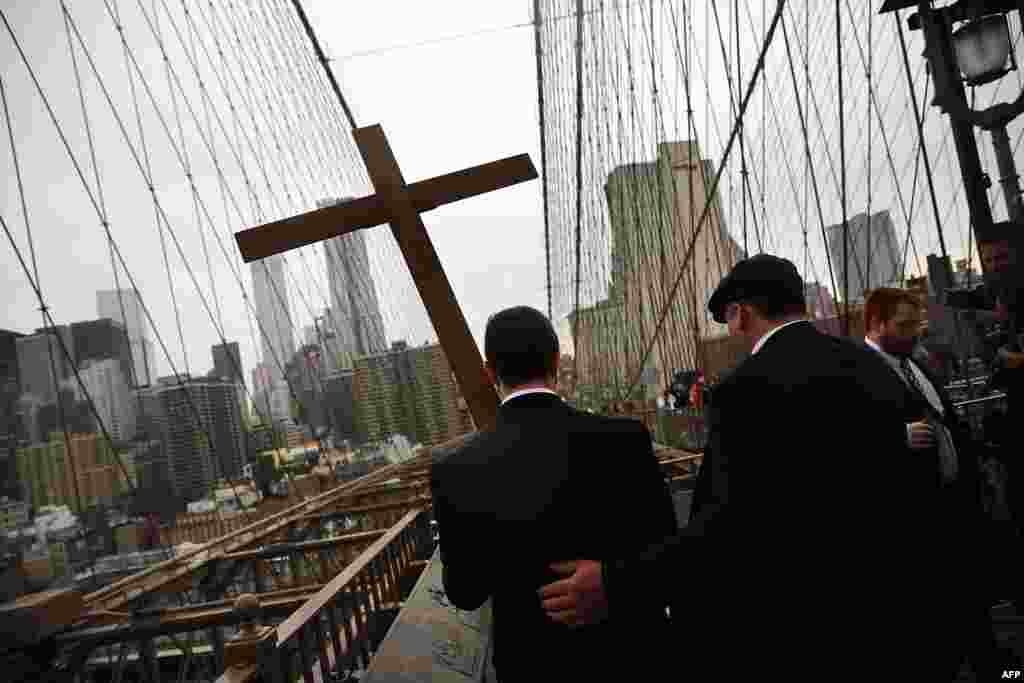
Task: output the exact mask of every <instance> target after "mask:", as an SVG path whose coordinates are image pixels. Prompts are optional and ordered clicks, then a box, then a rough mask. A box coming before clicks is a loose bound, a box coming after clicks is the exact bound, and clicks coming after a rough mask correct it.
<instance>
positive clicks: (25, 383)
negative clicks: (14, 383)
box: [15, 325, 75, 404]
mask: <svg viewBox="0 0 1024 683" xmlns="http://www.w3.org/2000/svg"><path fill="white" fill-rule="evenodd" d="M55 334H56V335H60V338H61V340H63V342H64V347H63V348H64V349H66V350H67V353H68V354H70V356H71V359H70V360H69V359H68V357H67V356H66V355H65V354H64V350H63V349H62V348H61V344H60V342H59V341H58V340H57V339H56V337H55V336H54V335H55ZM15 346H16V348H17V354H18V371H19V372H18V375H19V377H18V380H19V382H20V384H21V394H22V396H23V397H31V399H32V400H36V401H38V402H40V403H44V404H45V403H53V402H54V401H56V400H57V390H58V387H59V386H60V385H61V384H63V383H65V382H66V381H67V380H68V379H70V378H71V377H72V376H73V374H74V371H73V367H74V357H75V344H74V340H73V337H72V335H71V329H70V328H69V327H68V326H67V325H58V326H57V327H56V328H45V329H43V328H40V329H38V330H36V332H35V334H32V335H28V336H24V337H19V338H18V339H17V340H15ZM51 354H52V364H51ZM54 370H56V376H54Z"/></svg>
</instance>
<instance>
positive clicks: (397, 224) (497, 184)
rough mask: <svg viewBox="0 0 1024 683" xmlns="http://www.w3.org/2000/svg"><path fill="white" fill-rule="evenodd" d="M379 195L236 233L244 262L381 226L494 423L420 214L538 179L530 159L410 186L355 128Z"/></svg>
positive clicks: (367, 134)
mask: <svg viewBox="0 0 1024 683" xmlns="http://www.w3.org/2000/svg"><path fill="white" fill-rule="evenodd" d="M353 135H354V137H355V140H356V144H357V145H358V146H359V152H360V154H362V157H363V161H364V162H365V163H366V169H367V171H368V172H369V175H370V180H371V182H372V183H373V187H374V189H375V190H376V191H377V192H376V194H373V195H370V196H368V197H360V198H359V199H355V200H353V201H350V202H347V203H345V204H343V205H339V206H330V207H326V208H322V209H317V210H316V211H310V212H309V213H304V214H301V215H298V216H293V217H292V218H286V219H284V220H280V221H275V222H273V223H267V224H266V225H261V226H258V227H255V228H249V229H247V230H242V231H240V232H238V233H235V240H236V241H237V242H238V248H239V250H240V251H241V252H242V260H243V261H245V262H246V263H249V262H250V261H256V260H259V259H262V258H266V257H268V256H272V255H274V254H279V253H281V252H284V251H288V250H290V249H297V248H298V247H302V246H305V245H307V244H313V243H314V242H319V241H322V240H326V239H330V238H332V237H337V236H338V235H345V234H347V233H350V232H354V231H356V230H362V229H364V228H371V227H374V226H377V225H382V224H384V223H389V224H390V225H391V232H392V234H394V236H395V239H396V240H397V241H398V246H399V248H400V249H401V250H402V256H404V257H405V263H406V264H407V265H408V266H409V271H410V272H411V273H412V279H413V282H415V283H416V289H417V290H419V293H420V297H421V298H422V299H423V303H424V304H425V305H426V307H427V314H428V315H429V316H430V322H431V323H433V325H434V329H435V330H437V335H438V337H439V339H440V342H441V348H443V349H444V352H445V355H446V356H447V357H448V362H449V363H451V366H452V370H453V372H454V373H455V379H456V381H457V382H458V383H459V388H460V389H461V390H462V395H463V396H465V397H466V403H467V405H468V406H469V410H470V414H471V415H472V416H473V421H474V422H475V423H476V426H477V429H481V430H482V429H486V428H487V427H489V426H491V425H492V424H494V420H495V418H496V417H497V414H498V395H497V393H496V392H495V390H494V386H492V385H491V383H490V382H489V381H487V379H486V376H485V375H484V366H483V360H482V359H481V357H480V349H479V348H478V347H477V345H476V341H475V340H474V339H473V335H472V334H470V331H469V326H468V325H467V324H466V319H465V317H463V315H462V310H461V309H460V308H459V304H458V302H457V301H456V299H455V293H454V292H452V288H451V284H449V282H448V277H447V276H446V275H445V273H444V269H443V268H442V267H441V261H440V260H439V259H438V258H437V252H435V251H434V245H433V243H432V242H431V241H430V236H429V235H428V234H427V229H426V227H425V226H424V225H423V219H422V218H421V217H420V214H421V213H423V212H424V211H430V210H432V209H436V208H437V207H439V206H443V205H445V204H450V203H452V202H456V201H458V200H460V199H467V198H469V197H475V196H477V195H480V194H484V193H485V192H491V191H493V190H499V189H501V188H503V187H510V186H512V185H516V184H518V183H522V182H525V181H527V180H533V179H534V178H536V177H537V169H536V168H534V166H533V162H531V161H530V156H529V155H528V154H520V155H519V156H514V157H509V158H507V159H501V160H500V161H494V162H491V163H489V164H482V165H480V166H474V167H472V168H466V169H463V170H461V171H456V172H454V173H449V174H447V175H443V176H438V177H436V178H431V179H429V180H422V181H420V182H417V183H413V184H412V185H406V184H405V179H404V178H403V177H402V171H401V169H400V168H399V167H398V162H397V161H396V160H395V156H394V154H393V153H392V152H391V146H390V145H389V144H388V140H387V138H386V137H385V135H384V130H383V129H382V128H381V127H380V126H379V125H375V126H366V127H364V128H356V129H355V130H354V131H353Z"/></svg>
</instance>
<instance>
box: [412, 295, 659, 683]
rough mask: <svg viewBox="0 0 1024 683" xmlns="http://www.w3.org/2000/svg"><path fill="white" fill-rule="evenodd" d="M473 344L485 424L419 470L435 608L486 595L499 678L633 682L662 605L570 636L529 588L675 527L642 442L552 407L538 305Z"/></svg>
mask: <svg viewBox="0 0 1024 683" xmlns="http://www.w3.org/2000/svg"><path fill="white" fill-rule="evenodd" d="M484 346H485V357H486V363H487V364H486V372H487V374H488V377H489V378H490V379H491V381H492V382H493V383H494V384H495V385H496V386H497V387H498V390H499V394H500V395H501V397H502V402H501V408H500V410H499V414H498V421H497V423H496V425H495V427H494V428H493V429H490V430H486V431H483V432H481V433H480V434H479V435H478V436H477V438H475V439H474V440H472V441H470V442H469V443H468V444H467V445H466V446H464V447H463V448H462V449H461V450H458V451H456V452H454V453H452V454H451V455H449V456H448V457H447V458H446V459H445V460H443V461H442V462H435V463H434V466H433V470H432V475H431V487H432V491H433V502H434V515H435V517H436V520H437V523H438V531H439V534H440V548H441V559H442V561H443V563H444V573H443V577H444V588H445V591H446V593H447V597H448V600H449V601H450V602H451V603H452V604H454V605H455V606H456V607H458V608H460V609H466V610H472V609H477V608H479V607H480V606H481V605H483V603H484V602H485V601H486V600H487V599H488V598H491V599H492V600H493V603H492V604H493V610H494V632H493V638H494V641H493V648H494V649H493V653H494V654H493V661H494V667H495V671H496V673H497V675H498V678H499V680H500V681H520V680H541V679H543V680H577V679H578V680H588V679H590V677H592V676H594V677H599V678H600V679H601V680H605V679H608V680H615V676H635V675H636V674H637V672H638V670H642V669H643V666H644V665H645V664H650V663H652V662H651V658H650V657H647V656H646V655H645V654H642V653H641V651H640V649H641V648H646V647H648V646H649V644H650V638H651V637H656V635H657V634H658V633H660V632H661V631H662V630H663V629H664V628H665V626H666V621H667V620H666V615H665V608H664V606H658V605H653V604H648V605H638V606H637V608H636V609H633V608H631V607H630V608H626V609H623V610H622V611H621V618H620V617H617V618H615V619H612V620H610V621H606V622H604V623H601V624H596V625H593V626H587V627H584V628H579V629H573V628H570V627H569V626H567V625H565V624H558V623H555V622H552V621H550V620H549V619H547V617H546V616H545V614H544V610H543V608H542V606H541V600H540V598H539V596H538V594H537V591H538V589H539V588H540V587H541V586H542V585H543V584H545V583H548V582H550V581H553V580H555V579H556V578H557V575H556V574H555V573H554V572H553V571H552V570H550V569H549V565H551V564H553V563H558V562H559V561H562V560H571V559H572V558H574V557H590V558H598V559H606V560H611V559H612V558H615V557H624V556H631V555H634V554H636V553H638V552H640V551H641V550H642V549H643V548H646V547H647V546H648V545H650V544H651V543H655V542H657V541H659V540H660V539H662V538H664V537H666V536H669V535H671V534H673V533H674V532H675V531H676V519H675V511H674V508H673V505H672V499H671V496H670V495H669V492H668V488H667V486H666V484H665V481H664V478H663V476H662V474H661V471H660V468H659V466H658V462H657V460H656V459H655V457H654V452H653V446H652V442H651V436H650V434H649V433H648V431H647V429H646V427H644V425H643V424H642V423H641V422H639V421H637V420H633V419H629V418H608V417H601V416H598V415H592V414H588V413H584V412H581V411H578V410H575V409H573V408H571V407H569V406H568V405H566V404H565V403H564V402H563V401H562V399H561V398H560V397H559V396H558V395H557V394H556V393H555V389H556V387H557V377H558V362H559V353H558V337H557V335H556V334H555V330H554V328H553V327H552V326H551V323H550V321H549V320H548V319H547V318H546V317H545V316H544V315H543V314H542V313H540V312H539V311H536V310H534V309H532V308H528V307H522V306H521V307H516V308H510V309H507V310H504V311H501V312H500V313H497V314H496V315H494V316H493V317H492V318H491V319H490V320H489V321H488V323H487V329H486V332H485V340H484ZM634 520H635V521H636V522H637V524H635V525H634V524H633V521H634ZM559 566H562V565H559ZM609 676H610V677H611V678H609Z"/></svg>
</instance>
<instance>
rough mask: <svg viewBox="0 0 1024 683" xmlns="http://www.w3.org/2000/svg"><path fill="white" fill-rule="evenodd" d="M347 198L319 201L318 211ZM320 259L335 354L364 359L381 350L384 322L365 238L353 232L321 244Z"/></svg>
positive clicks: (383, 339) (361, 234)
mask: <svg viewBox="0 0 1024 683" xmlns="http://www.w3.org/2000/svg"><path fill="white" fill-rule="evenodd" d="M350 199H351V198H343V199H325V200H320V201H318V202H317V206H318V207H319V208H321V209H322V208H325V207H328V206H334V205H336V204H343V203H345V202H346V201H349V200H350ZM324 259H325V262H326V267H327V282H328V287H329V288H330V292H331V318H332V320H331V323H332V328H333V331H334V333H335V334H336V339H335V343H336V346H337V351H336V352H341V353H350V354H353V355H355V356H366V355H370V354H374V353H381V352H383V351H385V350H386V349H387V338H386V335H385V333H384V319H383V317H382V316H381V311H380V302H379V300H378V299H377V289H376V287H375V285H374V281H373V274H372V271H371V269H370V255H369V251H368V249H367V247H366V235H364V234H363V232H361V231H357V232H353V233H349V234H347V235H341V236H340V237H334V238H332V239H329V240H326V241H324ZM332 352H335V351H332Z"/></svg>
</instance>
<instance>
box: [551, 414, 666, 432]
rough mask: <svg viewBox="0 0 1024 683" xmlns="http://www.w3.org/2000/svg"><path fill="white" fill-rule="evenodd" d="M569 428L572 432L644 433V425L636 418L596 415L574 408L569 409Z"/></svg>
mask: <svg viewBox="0 0 1024 683" xmlns="http://www.w3.org/2000/svg"><path fill="white" fill-rule="evenodd" d="M569 411H570V413H569V425H568V427H569V430H570V431H573V432H600V433H608V434H634V433H635V434H645V433H647V432H648V430H647V427H646V425H644V423H643V422H641V421H640V420H639V419H638V418H635V417H628V416H618V415H598V414H595V413H588V412H584V411H581V410H576V409H575V408H570V409H569Z"/></svg>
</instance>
